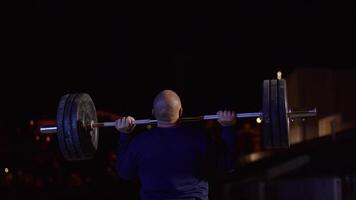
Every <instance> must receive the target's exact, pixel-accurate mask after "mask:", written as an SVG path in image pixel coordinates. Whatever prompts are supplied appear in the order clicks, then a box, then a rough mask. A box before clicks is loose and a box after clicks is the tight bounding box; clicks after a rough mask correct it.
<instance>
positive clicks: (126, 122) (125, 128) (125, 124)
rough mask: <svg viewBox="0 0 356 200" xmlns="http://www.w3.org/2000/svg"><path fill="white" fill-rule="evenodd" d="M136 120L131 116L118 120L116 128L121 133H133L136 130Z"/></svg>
mask: <svg viewBox="0 0 356 200" xmlns="http://www.w3.org/2000/svg"><path fill="white" fill-rule="evenodd" d="M134 122H135V119H134V118H133V117H131V116H127V117H122V118H120V119H118V120H116V125H115V128H116V129H117V130H118V131H120V132H121V133H131V132H132V131H133V130H134V128H135V124H134Z"/></svg>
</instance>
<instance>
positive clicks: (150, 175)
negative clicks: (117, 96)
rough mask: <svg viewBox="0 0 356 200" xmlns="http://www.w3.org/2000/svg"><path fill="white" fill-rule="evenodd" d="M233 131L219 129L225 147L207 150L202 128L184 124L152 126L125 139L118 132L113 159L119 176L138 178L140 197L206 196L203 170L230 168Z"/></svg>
mask: <svg viewBox="0 0 356 200" xmlns="http://www.w3.org/2000/svg"><path fill="white" fill-rule="evenodd" d="M235 137H236V136H235V133H234V131H233V129H232V127H224V128H223V129H222V140H223V143H224V144H225V147H227V148H226V149H225V150H224V151H222V153H221V152H220V153H218V152H211V150H212V149H215V150H216V149H217V148H211V145H210V144H211V143H210V140H209V139H208V136H207V134H206V132H205V131H203V130H195V129H189V128H184V127H174V128H159V127H156V128H153V129H151V130H149V131H147V132H144V133H142V134H139V135H137V136H136V137H135V138H134V139H133V140H131V141H130V140H129V137H128V135H127V134H121V135H120V139H119V150H118V160H117V172H118V174H119V176H121V177H122V178H124V179H127V180H135V179H139V180H140V182H141V199H142V200H160V199H175V200H177V199H202V200H207V199H208V180H207V173H208V171H211V169H214V170H218V171H221V170H224V171H227V170H231V169H233V168H234V160H235V159H236V144H235V141H236V140H235V139H236V138H235Z"/></svg>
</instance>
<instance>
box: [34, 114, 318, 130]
mask: <svg viewBox="0 0 356 200" xmlns="http://www.w3.org/2000/svg"><path fill="white" fill-rule="evenodd" d="M316 112H317V111H316V108H313V109H309V110H289V111H288V116H289V118H291V119H294V118H307V117H314V116H315V114H316ZM253 117H259V118H260V119H261V120H262V119H263V113H262V112H250V113H237V114H236V118H253ZM215 119H218V115H202V116H196V117H182V118H180V119H179V121H180V122H191V121H203V120H215ZM156 123H157V120H156V119H138V120H135V121H134V124H135V125H148V124H156ZM88 126H91V128H101V127H114V126H116V122H96V123H94V122H91V123H90V124H88ZM40 132H41V133H42V134H52V133H57V127H56V126H48V127H40Z"/></svg>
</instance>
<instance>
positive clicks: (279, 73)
mask: <svg viewBox="0 0 356 200" xmlns="http://www.w3.org/2000/svg"><path fill="white" fill-rule="evenodd" d="M277 79H278V80H281V79H282V72H281V71H278V72H277Z"/></svg>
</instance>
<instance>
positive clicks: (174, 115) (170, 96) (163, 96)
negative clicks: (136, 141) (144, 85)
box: [153, 90, 182, 122]
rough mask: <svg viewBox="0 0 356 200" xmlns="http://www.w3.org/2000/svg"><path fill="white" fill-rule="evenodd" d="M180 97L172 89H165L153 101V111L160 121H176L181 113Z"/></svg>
mask: <svg viewBox="0 0 356 200" xmlns="http://www.w3.org/2000/svg"><path fill="white" fill-rule="evenodd" d="M181 108H182V105H181V102H180V98H179V96H178V95H177V93H175V92H174V91H172V90H163V91H162V92H160V93H158V94H157V96H156V97H155V99H154V101H153V112H154V115H155V117H156V119H157V120H158V121H165V122H175V121H177V120H178V119H179V117H180V114H181Z"/></svg>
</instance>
